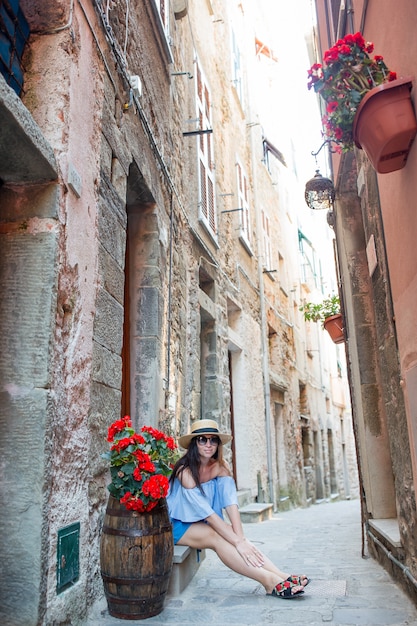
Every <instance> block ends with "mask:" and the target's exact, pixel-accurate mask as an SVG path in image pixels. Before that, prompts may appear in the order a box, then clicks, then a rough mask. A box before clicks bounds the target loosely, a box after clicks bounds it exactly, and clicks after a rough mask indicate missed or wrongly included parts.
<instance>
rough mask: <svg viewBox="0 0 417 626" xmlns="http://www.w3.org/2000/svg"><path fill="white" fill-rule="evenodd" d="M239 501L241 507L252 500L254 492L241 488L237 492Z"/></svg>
mask: <svg viewBox="0 0 417 626" xmlns="http://www.w3.org/2000/svg"><path fill="white" fill-rule="evenodd" d="M237 501H238V505H239V509H240V508H241V507H243V506H246V505H247V504H250V503H251V502H252V493H251V490H250V489H239V490H238V492H237Z"/></svg>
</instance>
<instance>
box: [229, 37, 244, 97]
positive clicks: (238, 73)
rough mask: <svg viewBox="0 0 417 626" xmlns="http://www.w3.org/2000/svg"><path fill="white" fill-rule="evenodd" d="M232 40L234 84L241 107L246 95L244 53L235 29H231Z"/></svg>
mask: <svg viewBox="0 0 417 626" xmlns="http://www.w3.org/2000/svg"><path fill="white" fill-rule="evenodd" d="M230 36H231V40H232V50H231V54H232V59H231V61H232V84H233V87H234V89H235V91H236V95H237V97H238V98H239V102H240V105H241V107H242V108H243V105H244V95H243V74H242V55H241V53H240V48H239V45H238V43H237V37H236V33H235V32H234V30H233V29H232V30H231V35H230Z"/></svg>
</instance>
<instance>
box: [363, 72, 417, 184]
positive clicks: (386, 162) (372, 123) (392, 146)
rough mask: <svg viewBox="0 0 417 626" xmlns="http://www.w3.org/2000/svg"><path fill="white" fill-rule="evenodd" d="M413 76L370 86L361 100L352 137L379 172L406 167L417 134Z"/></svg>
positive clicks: (383, 172)
mask: <svg viewBox="0 0 417 626" xmlns="http://www.w3.org/2000/svg"><path fill="white" fill-rule="evenodd" d="M411 87H412V79H411V78H409V77H408V78H401V79H398V80H393V81H391V82H389V83H383V84H382V85H379V86H378V87H375V88H374V89H371V91H369V92H368V93H367V94H366V96H365V97H364V98H363V100H362V101H361V103H360V105H359V107H358V110H357V112H356V115H355V119H354V122H353V138H354V140H355V144H356V146H357V147H358V148H363V150H364V151H365V152H366V154H367V156H368V158H369V160H370V161H371V163H372V165H373V167H374V169H375V170H376V171H377V172H379V173H380V174H386V173H388V172H394V171H395V170H400V169H401V168H403V167H404V165H405V163H406V161H407V157H408V153H409V151H410V148H411V144H412V143H413V140H414V137H415V135H416V133H417V122H416V116H415V113H414V109H413V104H412V102H411V96H410V91H411Z"/></svg>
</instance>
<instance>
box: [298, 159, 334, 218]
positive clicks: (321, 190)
mask: <svg viewBox="0 0 417 626" xmlns="http://www.w3.org/2000/svg"><path fill="white" fill-rule="evenodd" d="M304 197H305V200H306V203H307V206H308V207H309V208H310V209H315V210H320V209H332V208H333V202H334V199H335V190H334V186H333V183H332V181H331V180H330V178H324V176H322V175H321V174H320V170H318V169H317V170H316V174H315V176H314V178H311V179H310V180H309V181H308V182H307V183H306V188H305V194H304Z"/></svg>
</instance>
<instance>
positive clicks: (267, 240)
mask: <svg viewBox="0 0 417 626" xmlns="http://www.w3.org/2000/svg"><path fill="white" fill-rule="evenodd" d="M261 214H262V235H263V243H264V267H265V269H267V270H273V269H275V268H273V267H272V245H271V228H270V220H269V217H268V216H267V214H266V213H265V211H264V210H262V211H261Z"/></svg>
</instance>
